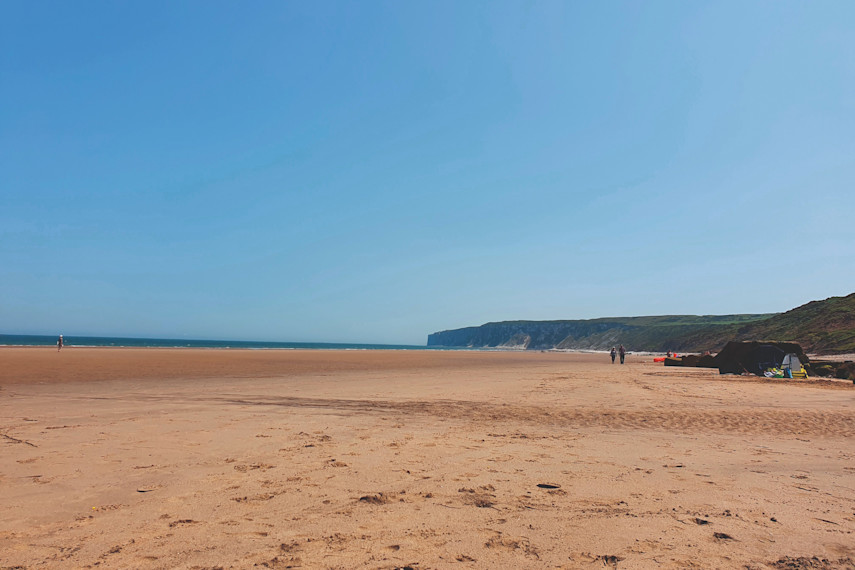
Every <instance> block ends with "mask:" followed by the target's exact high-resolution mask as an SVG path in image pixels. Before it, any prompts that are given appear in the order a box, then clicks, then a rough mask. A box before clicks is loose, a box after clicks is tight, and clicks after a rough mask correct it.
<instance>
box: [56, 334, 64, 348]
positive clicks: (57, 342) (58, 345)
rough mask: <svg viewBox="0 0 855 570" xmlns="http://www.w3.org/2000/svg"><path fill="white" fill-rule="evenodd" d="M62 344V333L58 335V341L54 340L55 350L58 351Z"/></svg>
mask: <svg viewBox="0 0 855 570" xmlns="http://www.w3.org/2000/svg"><path fill="white" fill-rule="evenodd" d="M62 344H63V342H62V335H59V340H58V341H56V351H57V352H59V351H60V350H62Z"/></svg>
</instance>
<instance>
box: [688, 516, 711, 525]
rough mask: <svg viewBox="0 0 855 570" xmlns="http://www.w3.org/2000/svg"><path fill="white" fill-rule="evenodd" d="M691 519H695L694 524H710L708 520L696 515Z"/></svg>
mask: <svg viewBox="0 0 855 570" xmlns="http://www.w3.org/2000/svg"><path fill="white" fill-rule="evenodd" d="M692 520H693V521H695V524H710V521H708V520H704V519H699V518H698V517H695V518H693V519H692Z"/></svg>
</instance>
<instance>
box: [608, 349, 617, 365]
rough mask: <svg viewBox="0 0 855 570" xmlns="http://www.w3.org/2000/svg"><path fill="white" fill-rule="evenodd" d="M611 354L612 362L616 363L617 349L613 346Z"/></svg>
mask: <svg viewBox="0 0 855 570" xmlns="http://www.w3.org/2000/svg"><path fill="white" fill-rule="evenodd" d="M609 354H610V355H611V357H612V364H614V363H615V356H617V350H615V347H612V350H611V352H609Z"/></svg>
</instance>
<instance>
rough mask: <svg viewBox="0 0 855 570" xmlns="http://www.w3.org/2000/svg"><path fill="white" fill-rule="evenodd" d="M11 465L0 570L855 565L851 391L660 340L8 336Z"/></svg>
mask: <svg viewBox="0 0 855 570" xmlns="http://www.w3.org/2000/svg"><path fill="white" fill-rule="evenodd" d="M0 457H2V460H0V491H2V492H0V568H4V567H21V568H87V567H95V566H97V567H102V568H218V567H220V568H253V567H259V568H289V567H303V568H402V567H407V566H409V567H411V568H422V569H424V568H461V569H462V568H544V567H551V568H588V567H591V568H597V567H599V568H602V567H618V568H692V567H696V568H755V569H759V568H855V387H853V386H852V385H851V384H848V383H835V382H821V383H813V382H801V381H788V382H781V381H767V380H761V379H754V378H743V377H732V376H719V375H718V373H717V372H716V371H710V370H702V369H671V368H663V367H662V366H661V365H660V364H654V363H653V362H652V357H636V356H632V355H631V356H629V358H628V362H627V364H626V365H625V366H620V365H619V364H615V365H612V364H610V363H609V361H608V357H607V356H605V355H592V354H569V353H564V354H562V353H538V352H531V353H520V352H508V353H495V352H490V353H486V352H484V353H479V352H429V351H406V352H403V351H401V352H399V351H388V352H387V351H290V350H287V351H278V350H276V351H272V350H271V351H249V350H195V349H113V348H92V349H86V348H75V347H70V348H66V349H64V350H63V351H62V352H61V353H57V352H56V349H55V348H2V349H0ZM823 560H824V562H823Z"/></svg>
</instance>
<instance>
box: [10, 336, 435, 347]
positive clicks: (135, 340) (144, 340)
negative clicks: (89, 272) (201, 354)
mask: <svg viewBox="0 0 855 570" xmlns="http://www.w3.org/2000/svg"><path fill="white" fill-rule="evenodd" d="M58 338H59V335H24V334H0V346H6V347H12V346H20V347H25V346H56V343H57V340H58ZM62 340H63V347H75V346H78V347H116V348H244V349H257V350H261V349H280V350H297V349H301V350H442V349H446V350H447V349H448V347H429V346H427V345H410V344H379V343H357V342H353V343H347V342H281V341H256V340H222V339H187V338H183V339H176V338H149V337H121V336H85V335H79V336H78V335H63V337H62Z"/></svg>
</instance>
